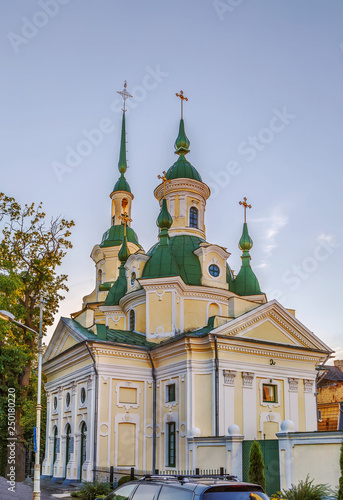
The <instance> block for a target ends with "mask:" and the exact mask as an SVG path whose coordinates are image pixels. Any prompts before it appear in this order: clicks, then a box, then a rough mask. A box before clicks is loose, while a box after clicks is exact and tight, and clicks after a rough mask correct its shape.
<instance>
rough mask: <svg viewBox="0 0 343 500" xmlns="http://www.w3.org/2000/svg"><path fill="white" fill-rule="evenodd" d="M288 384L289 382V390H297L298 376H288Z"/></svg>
mask: <svg viewBox="0 0 343 500" xmlns="http://www.w3.org/2000/svg"><path fill="white" fill-rule="evenodd" d="M288 384H289V389H288V390H289V392H298V386H299V379H298V378H289V379H288Z"/></svg>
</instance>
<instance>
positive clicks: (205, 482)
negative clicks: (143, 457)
mask: <svg viewBox="0 0 343 500" xmlns="http://www.w3.org/2000/svg"><path fill="white" fill-rule="evenodd" d="M132 483H134V484H147V483H154V484H157V485H158V486H161V485H168V486H173V487H175V488H182V489H187V490H191V491H195V490H196V492H197V493H201V492H202V491H205V490H207V489H208V488H210V487H212V486H228V487H230V489H231V488H232V490H236V491H237V490H238V491H239V490H240V491H241V490H242V489H246V490H249V489H252V490H253V491H262V492H263V491H264V490H263V488H262V487H261V486H259V485H257V484H253V483H244V482H241V481H230V480H226V479H222V478H220V479H219V478H218V479H217V478H210V477H208V478H206V477H203V478H202V477H199V478H198V477H185V476H178V477H177V476H174V477H173V476H171V477H170V476H169V477H168V476H163V477H157V476H154V477H145V478H142V479H140V480H138V481H132Z"/></svg>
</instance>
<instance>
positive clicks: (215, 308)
mask: <svg viewBox="0 0 343 500" xmlns="http://www.w3.org/2000/svg"><path fill="white" fill-rule="evenodd" d="M219 314H220V310H219V305H218V304H214V303H213V302H212V304H210V306H209V308H208V317H209V318H210V317H211V316H218V315H219Z"/></svg>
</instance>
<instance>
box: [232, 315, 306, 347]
mask: <svg viewBox="0 0 343 500" xmlns="http://www.w3.org/2000/svg"><path fill="white" fill-rule="evenodd" d="M242 337H250V338H253V339H261V340H268V341H271V342H280V343H282V344H291V345H297V344H298V342H295V341H294V340H292V339H290V338H289V337H287V335H285V334H284V333H282V332H281V331H280V330H279V329H278V328H277V327H276V326H275V325H273V324H272V323H270V322H269V321H265V322H264V323H263V324H262V325H261V324H260V325H257V326H255V328H253V329H251V330H249V331H247V332H246V333H244V334H243V335H242ZM298 345H299V344H298Z"/></svg>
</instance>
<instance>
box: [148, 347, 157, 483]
mask: <svg viewBox="0 0 343 500" xmlns="http://www.w3.org/2000/svg"><path fill="white" fill-rule="evenodd" d="M148 354H149V358H150V363H151V374H152V381H153V382H152V473H153V474H154V472H155V469H156V373H155V366H154V363H153V361H152V357H151V354H150V351H148Z"/></svg>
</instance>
